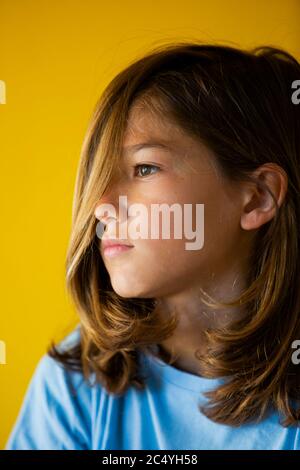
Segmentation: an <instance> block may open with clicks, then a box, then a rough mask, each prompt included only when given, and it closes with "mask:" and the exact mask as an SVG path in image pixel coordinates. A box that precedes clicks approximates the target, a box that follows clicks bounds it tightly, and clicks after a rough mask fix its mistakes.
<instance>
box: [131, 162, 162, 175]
mask: <svg viewBox="0 0 300 470" xmlns="http://www.w3.org/2000/svg"><path fill="white" fill-rule="evenodd" d="M145 166H146V167H149V168H150V167H151V168H156V169H157V170H158V171H160V168H159V167H158V166H156V165H151V164H147V163H140V164H139V165H135V166H134V170H135V171H134V176H136V169H137V168H140V167H145ZM151 174H152V173H150V174H149V175H145V176H137V178H146V177H147V176H151Z"/></svg>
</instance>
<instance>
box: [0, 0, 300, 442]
mask: <svg viewBox="0 0 300 470" xmlns="http://www.w3.org/2000/svg"><path fill="white" fill-rule="evenodd" d="M178 39H180V40H192V39H202V40H206V41H207V42H209V41H214V42H215V41H219V42H226V43H227V44H229V45H230V44H231V45H235V46H242V47H250V46H255V45H258V44H262V43H268V44H271V45H275V46H276V45H277V46H280V47H284V48H287V49H288V50H289V51H290V52H292V53H293V54H295V55H296V56H297V57H298V59H299V57H300V0H282V1H280V0H247V1H240V0H219V1H216V0H209V1H201V0H200V1H199V0H184V1H183V0H182V1H179V0H177V1H174V0H173V1H170V0H151V1H150V0H148V1H147V0H145V1H142V2H141V1H140V0H139V1H133V0H132V1H130V0H129V1H126V2H125V1H122V0H118V1H116V0H114V1H111V2H107V1H104V0H98V1H97V0H82V1H79V0H0V80H4V81H5V83H6V104H4V105H0V156H1V158H0V165H1V168H0V170H1V171H0V177H1V181H0V191H1V197H0V201H1V213H0V217H1V219H0V221H1V222H0V223H1V235H0V236H1V240H0V247H1V248H0V250H1V270H0V276H1V280H0V285H1V297H0V301H1V314H0V315H1V316H0V340H2V341H5V343H6V361H7V363H6V364H5V365H0V397H1V400H0V446H1V448H2V447H4V444H5V442H6V439H7V437H8V434H9V432H10V429H11V427H12V425H13V423H14V421H15V419H16V416H17V413H18V411H19V408H20V405H21V402H22V399H23V396H24V393H25V390H26V387H27V385H28V382H29V379H30V377H31V375H32V373H33V371H34V368H35V366H36V363H37V361H38V359H39V358H40V357H41V355H42V354H43V353H44V352H45V349H46V347H47V345H48V343H49V341H50V340H51V339H52V338H54V339H56V340H58V339H60V338H62V337H63V336H64V335H65V334H66V333H67V332H68V331H70V330H71V329H72V328H73V326H75V324H76V322H77V316H76V312H75V311H74V310H73V308H72V305H71V302H70V300H69V299H68V298H67V295H66V291H65V285H64V282H65V281H64V263H65V253H66V247H67V242H68V238H69V231H70V224H71V206H72V197H73V189H74V182H75V175H76V169H77V164H78V159H79V152H80V147H81V144H82V140H83V137H84V133H85V130H86V126H87V123H88V119H89V117H90V113H91V110H92V108H93V106H94V104H95V102H96V100H97V98H98V96H99V94H100V93H101V90H102V89H103V87H104V86H105V85H106V84H107V83H108V82H109V81H110V79H111V78H112V77H113V76H114V75H115V74H116V73H117V72H118V71H119V70H120V69H121V68H123V67H124V66H126V64H127V62H128V61H129V60H131V59H133V58H135V57H136V56H137V55H139V54H142V53H144V52H146V51H147V50H148V49H149V48H150V47H151V46H154V45H157V44H161V43H164V42H168V41H172V40H178ZM295 79H300V77H295Z"/></svg>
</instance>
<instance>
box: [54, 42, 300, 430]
mask: <svg viewBox="0 0 300 470" xmlns="http://www.w3.org/2000/svg"><path fill="white" fill-rule="evenodd" d="M299 78H300V64H299V62H298V61H297V60H296V59H295V58H294V57H293V56H292V55H291V54H290V53H288V52H287V51H284V50H282V49H279V48H276V47H272V46H261V47H256V48H254V49H252V50H249V51H246V50H241V49H238V48H234V47H231V46H226V45H212V44H211V45H207V44H202V43H200V42H197V41H196V42H195V41H193V42H192V43H187V42H178V43H172V44H167V45H163V46H159V47H156V48H154V49H152V50H151V51H150V52H149V53H148V54H147V55H144V56H143V57H141V58H139V59H137V60H135V61H133V62H132V63H131V64H129V66H128V67H127V68H126V69H124V70H122V71H121V72H120V73H118V75H117V76H116V77H115V78H114V79H113V80H112V81H111V82H110V83H109V85H108V86H107V88H106V89H105V90H104V92H103V94H102V96H101V98H100V100H99V101H98V103H97V104H96V108H95V110H94V114H93V117H92V119H91V122H90V124H89V128H88V130H87V133H86V136H85V139H84V142H83V146H82V152H81V159H80V164H79V168H78V173H77V179H76V185H75V194H74V202H73V210H72V231H71V237H70V243H69V247H68V252H67V259H66V285H67V289H68V292H69V293H70V295H71V297H72V299H73V301H74V303H75V305H76V309H77V311H78V313H79V315H80V324H81V336H80V342H79V343H78V344H76V345H75V347H73V348H72V349H70V350H68V351H59V349H58V348H57V347H55V346H54V344H53V343H52V347H51V349H49V351H48V354H49V355H50V356H51V357H53V358H55V359H57V360H59V361H61V362H62V363H63V364H64V365H65V366H66V367H69V368H71V369H81V370H82V371H83V373H84V376H85V378H86V379H88V377H89V374H90V373H91V372H92V371H93V372H95V374H96V377H97V380H98V381H99V382H101V383H102V384H103V385H104V386H105V387H106V389H107V390H108V391H109V392H111V393H123V392H124V391H125V390H126V389H127V387H128V386H129V385H135V386H136V387H140V388H143V387H144V386H145V384H144V379H143V377H142V375H141V374H140V371H139V368H138V352H139V350H140V351H142V350H143V351H148V350H149V348H151V345H153V344H157V343H159V342H160V341H162V340H163V339H165V338H167V337H168V336H170V335H171V334H172V332H173V331H174V329H175V328H176V324H177V323H176V322H177V319H176V317H175V316H173V317H171V318H168V319H167V320H164V322H163V323H162V319H161V317H159V318H158V316H157V315H156V310H155V305H156V300H155V299H142V298H122V297H120V296H118V294H117V293H116V292H114V291H113V289H112V286H111V283H110V278H109V275H108V273H107V271H106V269H105V266H104V263H103V260H102V257H101V254H100V251H99V244H98V242H99V239H98V238H97V235H96V225H97V219H95V216H94V210H95V207H96V205H97V203H98V202H99V199H100V198H101V196H102V194H103V193H104V192H105V190H106V188H107V187H108V185H109V184H110V182H111V180H112V179H113V177H114V174H115V171H117V165H118V159H119V158H120V155H121V147H122V139H123V135H124V132H125V129H126V124H127V117H128V113H129V110H130V108H131V106H132V104H133V103H135V102H136V100H137V99H138V98H139V99H142V100H143V102H144V103H148V105H149V106H152V107H153V109H155V111H156V112H164V113H165V115H167V116H169V117H170V119H173V120H175V122H176V123H177V124H179V125H180V126H181V127H182V129H184V130H185V131H186V132H188V133H189V134H190V135H192V136H194V137H196V138H199V139H201V141H202V142H204V143H205V144H206V145H207V146H208V147H209V148H210V149H212V150H213V152H214V154H215V155H216V159H217V162H218V165H219V167H220V169H221V171H222V173H223V174H224V176H225V177H226V178H229V180H230V181H232V182H234V181H242V180H250V179H251V175H250V173H251V172H252V171H253V170H255V169H256V168H257V167H259V166H260V165H262V164H264V163H266V162H274V163H276V164H278V165H280V166H281V167H282V168H283V169H284V171H285V172H286V174H287V177H288V189H287V193H286V197H285V199H284V201H283V203H282V205H281V206H280V207H277V212H276V216H275V217H274V218H273V219H272V220H271V221H269V222H268V223H266V224H264V225H263V226H262V227H261V228H260V229H259V231H258V233H257V237H256V240H255V246H254V249H253V253H251V256H252V258H251V259H252V262H251V271H250V273H249V285H248V286H247V289H246V290H245V291H244V292H243V293H242V295H241V297H240V298H239V299H236V301H235V302H231V303H224V304H223V303H219V302H215V303H214V302H210V303H209V301H208V305H214V306H216V307H217V308H219V307H222V306H225V307H226V306H236V305H243V306H244V308H245V311H246V312H247V313H246V315H245V316H243V318H240V319H239V320H238V321H235V322H232V324H231V325H230V326H227V327H226V328H225V327H223V328H219V329H213V330H207V331H206V336H207V339H208V345H209V347H208V352H207V355H205V356H199V367H201V373H202V375H203V376H205V377H224V378H225V379H226V380H225V381H224V383H223V384H222V385H220V386H218V388H216V389H215V390H213V391H211V392H210V393H208V394H207V396H208V397H209V403H208V405H207V406H206V407H205V408H201V411H202V412H203V413H205V414H206V416H208V417H209V418H210V419H212V420H214V421H215V422H219V423H226V424H228V425H232V426H236V425H240V424H242V423H244V422H247V421H250V420H253V419H258V420H260V419H262V418H263V417H264V416H265V415H266V413H267V411H269V410H270V409H271V408H272V407H273V408H275V409H276V410H277V411H278V412H279V413H280V414H282V417H283V418H284V420H283V421H282V424H283V425H284V426H286V425H291V424H295V423H296V422H297V421H298V420H299V415H300V413H299V408H297V406H296V405H297V403H296V402H294V399H296V401H297V399H298V398H299V388H300V387H299V372H298V369H297V366H296V365H295V364H293V363H292V360H291V354H292V349H291V344H292V342H293V341H294V340H295V339H298V338H300V314H299V313H300V305H299V298H300V289H299V287H300V286H299V267H300V253H299V249H300V244H299V234H300V223H299V215H300V198H299V189H300V106H297V105H295V104H293V102H292V99H291V96H292V83H293V81H294V80H296V79H299ZM267 189H268V188H267ZM275 202H276V201H275ZM97 240H98V241H97Z"/></svg>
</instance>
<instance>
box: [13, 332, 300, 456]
mask: <svg viewBox="0 0 300 470" xmlns="http://www.w3.org/2000/svg"><path fill="white" fill-rule="evenodd" d="M79 335H80V326H79V325H78V327H77V328H75V329H74V330H73V331H72V333H71V334H70V335H68V336H67V337H66V338H65V340H64V341H63V342H62V343H61V345H62V346H63V347H64V346H67V345H68V344H70V343H72V342H73V341H75V342H76V341H78V339H79ZM140 357H141V364H142V366H143V371H142V372H143V376H145V375H146V377H147V378H146V385H147V386H146V388H145V389H144V390H138V389H136V388H135V387H133V386H130V387H129V389H128V390H127V391H126V392H125V393H124V394H123V395H121V396H120V395H119V396H117V395H113V394H109V393H108V392H107V391H106V389H105V388H104V386H102V385H101V384H99V383H97V384H96V385H93V386H90V385H89V384H88V383H87V382H86V381H85V380H84V378H83V375H82V373H81V372H77V371H76V372H74V371H68V370H66V369H64V368H63V366H62V365H61V364H59V363H58V362H56V361H55V360H54V359H52V358H51V357H49V356H48V355H46V354H45V355H44V356H43V357H42V358H41V360H40V362H39V363H38V365H37V368H36V370H35V373H34V374H33V377H32V379H31V382H30V384H29V386H28V388H27V392H26V395H25V397H24V400H23V403H22V406H21V409H20V411H19V415H18V417H17V420H16V422H15V424H14V427H13V429H12V431H11V434H10V436H9V439H8V441H7V443H6V447H5V449H7V450H9V449H36V450H49V449H50V450H55V449H71V450H77V449H92V450H93V449H99V450H116V449H119V450H124V449H126V450H134V449H135V450H138V449H145V450H151V449H152V450H176V449H177V450H184V449H187V450H191V449H194V450H196V449H197V450H198V449H199V450H200V449H206V450H209V449H213V450H218V449H294V450H300V428H299V426H291V427H288V428H285V427H283V426H281V425H280V423H279V417H278V414H277V412H274V413H273V414H271V415H270V416H269V417H268V418H266V419H265V420H263V421H261V422H259V423H249V424H244V425H242V426H240V427H231V426H228V425H223V424H217V423H215V422H213V421H212V420H209V419H208V418H206V417H205V416H204V415H203V414H202V413H201V412H200V411H199V410H198V405H199V404H200V403H201V404H204V403H205V401H206V400H207V398H205V397H204V396H203V395H202V392H204V391H206V390H209V389H212V388H213V387H214V386H216V385H217V384H218V383H220V380H221V379H208V378H203V377H200V376H197V375H194V374H191V373H189V372H186V371H182V370H180V369H177V368H176V367H174V366H172V365H169V364H166V363H165V362H164V361H162V360H161V359H158V358H157V357H155V356H154V355H152V354H150V353H148V354H142V355H141V356H140Z"/></svg>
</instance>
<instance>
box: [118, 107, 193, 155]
mask: <svg viewBox="0 0 300 470" xmlns="http://www.w3.org/2000/svg"><path fill="white" fill-rule="evenodd" d="M185 138H187V136H186V134H185V132H184V131H183V130H182V129H181V128H180V127H179V126H177V125H176V124H175V123H174V122H173V121H172V120H171V118H170V117H169V118H168V117H167V116H166V115H165V116H163V115H162V114H161V113H160V112H158V111H156V110H154V109H152V108H150V107H149V106H146V105H145V104H141V103H137V104H134V105H133V106H132V108H131V109H130V111H129V115H128V119H127V126H126V130H125V133H124V139H123V146H124V150H125V148H126V147H127V148H129V147H131V146H133V145H136V144H139V143H141V142H146V141H153V142H154V143H158V144H159V143H161V144H162V145H166V146H169V147H174V148H176V147H177V146H178V144H179V141H182V140H183V139H185Z"/></svg>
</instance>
